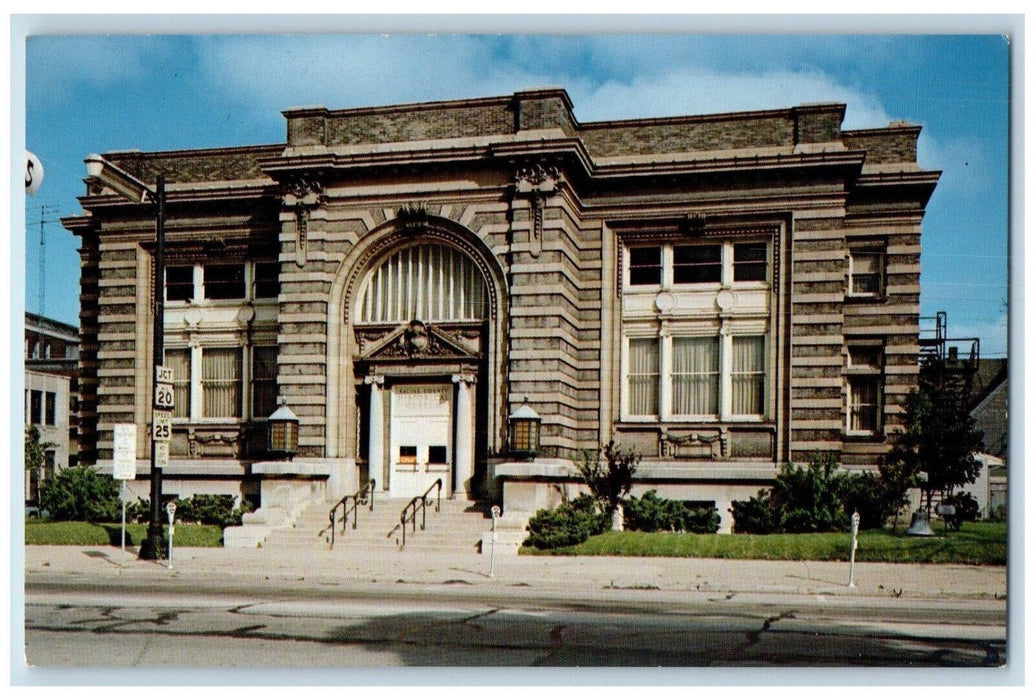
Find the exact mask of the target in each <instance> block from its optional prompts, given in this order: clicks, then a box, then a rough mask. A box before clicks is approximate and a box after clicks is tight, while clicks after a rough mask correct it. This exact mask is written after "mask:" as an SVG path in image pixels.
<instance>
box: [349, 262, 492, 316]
mask: <svg viewBox="0 0 1035 700" xmlns="http://www.w3.org/2000/svg"><path fill="white" fill-rule="evenodd" d="M487 305H488V294H487V293H486V289H485V280H484V279H483V278H482V273H481V271H480V270H479V269H478V267H477V266H476V265H475V264H474V262H473V261H472V260H471V259H470V258H469V257H467V256H466V255H464V254H463V253H461V252H460V251H458V250H455V249H453V248H450V247H448V246H444V245H435V244H420V245H415V246H411V247H409V248H403V249H402V250H399V251H396V252H395V253H393V254H392V255H390V256H389V257H388V258H387V259H386V260H384V261H383V262H382V263H381V265H380V266H379V267H378V268H377V269H376V270H374V271H373V273H371V274H370V275H369V277H367V281H366V287H365V289H364V290H363V292H362V294H361V296H360V303H359V307H358V314H359V318H358V321H359V322H360V323H402V322H405V321H412V320H421V321H480V320H482V319H485V318H487V317H488V308H487Z"/></svg>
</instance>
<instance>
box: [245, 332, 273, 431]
mask: <svg viewBox="0 0 1035 700" xmlns="http://www.w3.org/2000/svg"><path fill="white" fill-rule="evenodd" d="M251 384H252V417H253V418H268V417H269V416H270V415H272V414H273V412H274V411H276V410H277V348H276V346H264V345H259V346H256V347H253V348H252V372H251Z"/></svg>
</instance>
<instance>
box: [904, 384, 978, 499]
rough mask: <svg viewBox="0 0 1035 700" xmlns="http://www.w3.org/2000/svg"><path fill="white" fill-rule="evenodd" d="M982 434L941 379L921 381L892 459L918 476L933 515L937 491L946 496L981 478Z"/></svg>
mask: <svg viewBox="0 0 1035 700" xmlns="http://www.w3.org/2000/svg"><path fill="white" fill-rule="evenodd" d="M983 438H984V434H983V433H982V432H981V431H980V430H976V429H975V428H974V419H973V418H972V417H971V416H970V414H969V413H968V412H967V408H966V405H965V402H963V401H960V400H957V399H955V398H954V397H953V396H952V395H951V393H950V392H949V391H948V390H946V389H945V388H943V387H940V386H938V385H937V384H936V383H932V382H921V387H920V389H919V390H916V389H914V390H913V391H911V392H910V393H909V396H908V397H907V398H906V413H905V431H904V432H902V433H899V434H898V435H897V437H896V438H895V445H894V447H893V448H892V450H891V451H890V452H889V453H888V462H889V463H890V464H897V465H898V466H897V467H896V468H897V469H900V470H902V472H903V474H904V475H907V476H908V475H912V476H913V477H915V478H916V479H917V481H918V485H919V486H920V488H921V489H922V491H923V495H924V499H923V503H926V508H927V511H928V513H930V511H931V503H932V496H933V494H934V493H936V492H938V493H941V494H942V495H943V496H946V495H948V494H950V493H952V492H953V491H954V490H955V489H956V488H958V487H960V486H963V485H964V484H970V483H973V482H974V480H975V479H976V478H977V476H978V474H979V472H980V470H981V463H980V462H978V461H977V460H976V459H975V458H974V454H975V453H976V452H979V451H981V449H982V448H983V446H984V445H983ZM923 474H926V478H923V476H922V475H923Z"/></svg>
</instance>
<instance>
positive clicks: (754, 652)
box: [26, 585, 1005, 667]
mask: <svg viewBox="0 0 1035 700" xmlns="http://www.w3.org/2000/svg"><path fill="white" fill-rule="evenodd" d="M996 617H997V615H996V614H995V613H994V611H993V612H990V613H988V612H985V613H982V612H978V611H975V612H972V613H971V615H970V616H969V619H968V622H967V624H959V620H958V615H956V614H954V613H952V612H947V611H923V610H918V609H915V608H909V607H901V608H897V609H892V610H874V609H871V610H869V611H868V612H867V611H860V610H858V609H853V608H843V607H837V606H826V605H822V604H820V603H818V602H817V601H802V600H796V599H787V600H779V599H777V600H774V601H772V602H768V603H761V602H752V601H751V600H748V601H745V602H735V601H733V600H728V599H726V598H725V597H720V598H718V599H708V598H702V597H698V598H697V600H686V601H682V602H652V601H650V600H649V599H647V600H643V601H640V602H625V603H613V602H607V601H596V602H593V603H581V602H580V603H576V602H575V601H572V602H571V603H563V602H560V601H548V602H545V603H544V602H542V601H535V600H534V599H532V598H529V597H525V596H521V595H518V596H499V597H497V598H496V599H489V600H481V601H479V600H472V599H470V598H469V597H466V596H463V595H459V596H453V595H450V594H449V592H448V591H441V590H439V591H434V592H433V595H432V594H429V592H424V593H419V592H418V593H417V594H414V595H409V594H405V593H403V594H400V593H398V592H396V593H395V595H393V596H392V597H390V598H384V597H383V596H380V595H378V594H377V593H376V592H374V591H371V592H370V593H369V594H367V595H358V594H346V595H328V594H323V595H319V596H308V595H305V594H304V592H302V591H295V592H294V593H290V592H286V591H275V592H273V594H272V595H270V594H268V593H264V592H263V591H262V590H259V589H247V590H242V591H240V592H239V593H235V594H230V593H206V592H198V591H196V590H193V591H192V590H185V589H183V588H182V587H172V588H170V587H167V586H159V587H158V588H157V589H155V588H152V589H150V590H147V591H145V590H130V591H125V590H122V591H116V590H103V589H91V588H90V587H89V586H87V587H86V589H85V590H78V591H77V590H70V589H68V588H67V587H64V586H55V585H46V586H30V588H29V591H28V600H27V608H26V629H27V654H28V660H29V662H30V664H33V665H40V666H67V665H73V666H95V665H100V666H162V665H186V666H195V665H199V664H200V665H205V666H237V665H242V664H247V663H248V662H249V661H250V660H255V659H261V660H262V665H266V666H300V667H310V666H443V665H446V666H716V665H717V666H725V665H751V666H754V665H789V666H831V665H849V666H872V665H879V666H889V665H890V666H942V665H944V666H986V665H992V666H998V665H1000V664H1002V663H1003V662H1004V661H1005V649H1004V645H1005V629H1004V628H1003V627H1002V626H1001V625H999V624H997V623H996Z"/></svg>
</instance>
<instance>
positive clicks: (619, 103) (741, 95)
mask: <svg viewBox="0 0 1035 700" xmlns="http://www.w3.org/2000/svg"><path fill="white" fill-rule="evenodd" d="M574 101H575V111H576V114H577V115H578V116H579V118H580V119H581V120H582V121H594V120H599V119H615V118H633V117H642V116H674V115H681V114H708V113H714V112H733V111H743V110H757V109H778V108H782V107H793V106H795V105H800V104H805V103H810V102H844V103H846V104H847V105H848V109H847V112H846V115H845V124H844V126H845V128H848V129H852V128H863V127H865V128H872V127H879V126H885V125H887V123H888V122H889V121H890V119H889V117H888V114H887V112H886V111H885V110H884V108H883V106H882V105H881V104H880V101H879V100H878V99H877V98H876V96H874V95H871V94H867V93H864V92H861V91H859V90H856V89H853V88H850V87H847V86H844V85H840V84H838V83H837V82H836V81H834V80H833V79H832V78H831V77H830V76H827V75H825V74H823V73H819V72H795V71H784V70H773V71H767V72H763V73H732V72H722V71H705V70H697V69H691V68H681V69H673V70H670V71H668V72H665V73H660V74H656V75H651V76H648V77H644V78H636V79H634V80H632V81H631V82H627V83H619V82H616V81H609V82H606V83H605V84H604V85H602V86H600V87H599V88H596V89H593V90H591V91H590V92H589V93H588V94H585V95H583V96H581V97H580V98H575V99H574Z"/></svg>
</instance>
